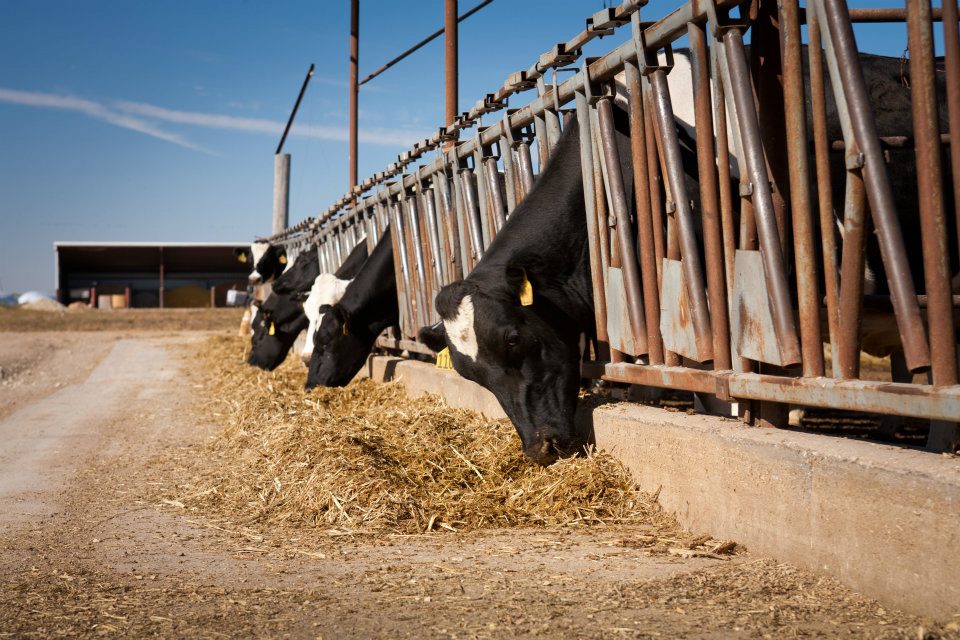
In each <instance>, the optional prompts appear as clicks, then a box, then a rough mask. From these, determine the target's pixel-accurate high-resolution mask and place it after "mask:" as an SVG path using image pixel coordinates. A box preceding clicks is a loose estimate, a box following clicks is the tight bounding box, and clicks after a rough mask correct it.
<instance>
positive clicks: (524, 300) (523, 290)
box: [520, 271, 533, 307]
mask: <svg viewBox="0 0 960 640" xmlns="http://www.w3.org/2000/svg"><path fill="white" fill-rule="evenodd" d="M532 304H533V285H532V284H530V281H529V280H528V279H527V272H526V271H524V272H523V284H522V285H520V305H521V306H524V307H529V306H530V305H532Z"/></svg>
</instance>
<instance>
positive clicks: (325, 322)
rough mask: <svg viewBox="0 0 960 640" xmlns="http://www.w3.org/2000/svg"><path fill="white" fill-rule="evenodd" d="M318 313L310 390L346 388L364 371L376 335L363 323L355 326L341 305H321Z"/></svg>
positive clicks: (308, 383) (311, 360)
mask: <svg viewBox="0 0 960 640" xmlns="http://www.w3.org/2000/svg"><path fill="white" fill-rule="evenodd" d="M319 314H320V316H321V317H322V319H321V320H320V322H319V324H318V327H317V331H316V334H315V335H314V339H313V354H312V356H311V358H310V368H309V370H308V372H307V385H306V386H307V389H312V388H313V387H317V386H322V387H343V386H346V385H347V384H348V383H349V382H350V381H351V380H353V377H354V376H355V375H357V372H358V371H360V369H362V368H363V365H364V363H365V362H366V361H367V356H368V355H370V349H371V348H372V347H373V343H374V342H375V341H376V339H377V336H376V335H372V334H371V332H370V330H369V329H368V328H367V327H366V326H363V325H362V324H358V325H357V326H354V325H352V324H351V323H350V320H349V318H348V317H347V314H346V312H345V311H344V310H343V308H342V307H341V306H340V305H339V304H335V305H325V306H322V307H320V309H319Z"/></svg>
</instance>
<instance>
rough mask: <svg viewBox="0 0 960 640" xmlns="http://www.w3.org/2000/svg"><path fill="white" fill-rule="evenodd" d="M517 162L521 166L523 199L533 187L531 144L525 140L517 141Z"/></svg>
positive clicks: (521, 197)
mask: <svg viewBox="0 0 960 640" xmlns="http://www.w3.org/2000/svg"><path fill="white" fill-rule="evenodd" d="M516 152H517V164H518V165H519V168H520V186H521V189H520V192H521V194H522V195H521V196H520V199H521V200H523V199H524V198H525V197H527V194H528V193H530V190H531V189H533V160H532V159H531V158H530V145H529V144H528V143H527V142H526V141H525V140H520V141H518V142H517V149H516Z"/></svg>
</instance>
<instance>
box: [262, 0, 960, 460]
mask: <svg viewBox="0 0 960 640" xmlns="http://www.w3.org/2000/svg"><path fill="white" fill-rule="evenodd" d="M643 4H644V2H637V1H627V2H624V3H623V4H621V5H619V6H617V7H613V8H609V9H604V10H603V11H600V12H598V13H596V14H595V15H593V16H592V17H591V18H588V19H587V21H586V29H585V30H584V31H582V32H580V33H579V34H577V35H576V36H575V37H574V38H572V39H571V40H569V41H568V42H564V43H560V44H557V45H556V46H554V47H553V48H552V49H551V50H550V51H548V52H546V53H544V54H543V55H541V56H540V58H539V60H538V61H537V62H536V63H535V64H534V65H533V66H531V67H530V68H529V69H528V70H526V71H520V72H517V73H514V74H512V75H511V76H510V77H509V78H508V79H507V81H506V82H505V83H504V85H503V86H502V87H501V88H500V89H498V90H497V91H496V92H494V93H490V94H487V95H486V96H485V97H484V98H483V99H482V100H480V101H478V102H477V103H476V105H475V106H474V108H473V109H471V110H470V111H469V112H466V113H463V114H462V115H461V116H460V117H459V118H458V119H457V120H456V121H455V122H454V123H453V125H452V126H450V127H447V128H442V129H440V130H439V131H438V132H437V133H436V134H435V135H434V136H433V137H431V138H429V139H427V140H423V141H421V142H420V143H418V144H416V145H414V147H413V149H412V150H410V151H408V152H405V153H403V154H401V155H400V156H399V158H398V161H397V162H396V163H394V164H391V165H390V166H389V167H388V168H387V170H386V171H384V172H382V173H378V174H376V175H375V176H373V177H371V178H369V179H367V180H366V181H364V182H363V183H362V184H360V185H358V186H357V187H355V188H354V189H353V190H352V191H351V192H350V193H348V194H347V195H345V196H344V197H343V198H341V199H340V200H338V201H337V202H335V203H334V204H333V205H332V206H331V207H330V208H329V209H327V210H326V211H325V212H324V213H323V214H322V215H320V216H319V217H317V218H316V219H311V220H308V221H304V222H303V223H301V224H300V225H298V226H297V227H294V228H293V229H291V230H288V232H285V234H281V236H280V237H278V238H275V239H276V240H281V241H284V242H286V241H288V240H290V239H291V238H294V239H297V241H298V242H309V243H315V244H316V245H317V247H318V250H319V252H320V256H321V263H322V265H323V269H324V270H331V271H332V270H333V269H334V268H335V267H336V266H337V265H338V264H340V262H341V261H342V260H343V259H344V258H345V257H346V255H347V253H348V251H349V248H350V247H351V246H352V245H353V244H354V243H356V242H357V241H359V240H360V239H361V238H362V237H363V236H364V235H365V236H366V238H367V242H368V243H370V247H371V248H372V246H373V244H374V243H375V242H376V239H377V238H378V237H379V235H380V234H381V233H382V231H383V229H384V228H385V227H386V226H387V225H390V226H391V227H392V228H393V229H394V230H395V232H394V233H393V234H391V235H392V240H393V245H394V247H393V249H394V260H395V265H396V278H397V290H398V292H399V297H400V310H401V311H400V335H399V336H396V335H386V334H385V335H384V336H383V337H381V338H380V340H379V342H378V344H379V346H381V347H383V348H387V349H404V350H408V351H414V352H420V353H425V354H431V352H430V351H429V349H427V348H426V347H425V346H424V345H422V344H420V343H418V342H417V341H416V334H417V330H418V329H419V328H420V327H421V326H424V325H428V324H431V323H432V322H435V321H436V320H437V316H436V312H435V310H434V308H433V299H434V296H435V295H436V293H437V292H438V291H439V289H440V288H441V287H442V286H444V285H445V284H448V283H450V282H453V281H455V280H458V279H461V278H463V277H464V276H466V275H467V274H468V273H469V272H470V270H471V269H472V268H473V267H474V265H476V264H477V262H478V261H479V260H480V259H481V258H482V256H483V253H484V249H485V248H486V247H487V246H489V244H490V241H491V239H492V238H493V237H494V236H495V235H496V233H497V232H498V231H499V229H500V228H501V226H502V225H503V224H504V221H505V220H506V218H507V217H508V216H509V215H510V214H511V212H512V211H513V210H514V208H515V207H516V206H517V203H519V202H520V201H521V200H522V199H523V198H524V196H525V194H526V193H528V192H529V190H530V189H531V188H532V185H533V183H534V180H535V175H534V165H535V163H534V162H533V157H536V158H537V160H538V162H537V163H536V164H537V165H538V167H539V168H540V169H541V170H542V169H543V167H545V166H546V165H547V163H548V161H549V155H550V152H551V150H552V149H553V148H554V146H555V145H556V144H557V141H558V139H559V137H560V134H561V129H562V125H563V122H564V121H565V120H566V119H568V118H576V119H577V121H578V122H579V125H580V142H581V155H582V160H583V162H582V166H583V180H584V193H585V201H586V202H585V204H586V210H587V224H588V233H589V248H590V262H591V268H592V281H593V294H594V302H595V309H596V322H597V337H598V342H599V344H600V349H599V350H598V353H597V354H594V359H593V360H592V361H590V362H586V363H584V365H583V370H584V375H585V376H586V377H591V378H603V379H605V380H610V381H617V382H623V383H631V384H640V385H652V386H656V387H669V388H676V389H686V390H690V391H693V392H697V393H703V394H714V395H715V396H716V397H717V398H718V399H720V400H724V401H731V400H738V401H739V402H740V405H741V413H742V415H743V416H744V418H745V419H747V420H750V421H757V420H760V421H766V422H769V423H772V424H782V422H781V421H782V414H783V408H784V407H785V406H786V403H790V404H797V405H805V406H816V407H830V408H835V409H843V410H853V411H865V412H876V413H884V414H896V415H903V416H916V417H922V418H930V419H932V420H937V421H948V422H957V420H958V418H960V386H958V385H957V349H956V344H957V340H956V336H955V333H954V325H955V313H956V311H955V309H956V307H957V306H958V300H957V297H955V296H953V295H952V288H951V276H952V275H953V274H952V273H951V271H950V265H951V262H950V255H949V252H948V246H949V243H948V234H955V233H958V230H957V229H955V228H948V224H950V216H948V215H947V214H946V213H945V211H949V210H950V209H951V208H952V209H953V210H954V211H955V210H956V209H957V208H958V207H957V204H958V203H957V202H945V201H944V194H948V193H950V191H951V190H949V189H945V188H944V186H945V185H946V186H948V187H949V185H951V184H952V185H953V186H954V187H957V188H955V189H953V190H952V194H953V197H954V198H957V199H960V148H958V147H957V146H956V145H952V146H951V145H950V144H949V143H950V137H951V135H950V134H951V133H952V132H956V131H960V45H958V42H957V2H956V0H944V2H943V9H942V13H941V11H940V10H932V9H931V5H930V2H929V0H908V2H907V6H906V8H905V9H849V8H848V7H847V6H846V4H845V3H844V2H843V0H808V2H807V6H806V8H805V9H804V8H801V7H800V6H799V4H798V2H797V1H796V0H781V1H780V2H778V3H777V4H774V3H773V2H772V0H760V1H754V2H753V3H752V4H751V3H747V4H738V3H735V2H732V1H730V0H719V1H717V2H713V1H711V0H691V1H690V2H687V3H686V4H683V5H681V6H680V7H679V8H677V9H676V10H675V11H673V12H672V13H671V14H669V15H668V16H667V17H665V18H663V19H662V20H659V21H657V22H653V23H648V22H643V21H642V20H641V17H640V9H641V7H642V6H643ZM734 14H736V16H735V15H734ZM898 21H905V22H906V26H907V32H908V38H909V49H910V56H909V77H910V94H911V100H912V110H913V121H912V126H907V127H906V129H907V133H909V135H906V136H896V137H891V136H886V137H884V138H881V137H880V136H879V135H878V132H877V128H876V124H875V120H874V116H873V112H872V106H871V104H870V100H869V89H868V87H867V86H866V83H865V81H864V75H863V72H862V70H861V64H860V58H859V54H858V50H857V45H856V41H855V37H854V31H853V27H852V24H853V23H854V22H898ZM937 22H942V24H944V25H945V26H946V28H944V43H945V48H946V59H945V61H944V62H943V63H942V64H943V65H944V71H945V77H946V94H947V95H946V105H947V112H948V113H947V116H946V118H945V119H941V117H940V116H939V114H938V109H939V106H938V104H939V103H938V98H937V95H936V83H935V63H936V64H939V62H938V61H935V59H934V51H933V29H934V26H935V24H936V23H937ZM803 23H806V25H807V27H808V31H807V34H808V44H809V45H810V46H809V48H808V50H807V51H808V53H807V54H806V55H805V54H804V49H803V48H802V46H801V45H802V41H801V25H802V24H803ZM619 28H625V29H630V30H631V35H632V37H631V38H630V40H629V41H627V42H625V43H624V44H622V45H620V46H618V47H616V48H615V49H614V50H612V51H611V52H610V53H608V54H607V55H605V56H603V57H600V58H594V59H585V60H580V56H581V48H582V47H583V46H584V45H585V44H586V43H587V42H589V41H591V40H593V39H594V38H598V37H601V36H605V35H609V34H612V33H613V32H614V31H615V30H616V29H619ZM748 29H749V30H751V41H752V42H751V47H752V51H750V52H749V53H748V51H747V50H746V49H745V45H744V33H745V32H746V31H747V30H748ZM683 36H687V38H688V46H689V50H690V52H689V55H690V62H691V66H692V75H693V84H694V87H693V88H694V98H695V106H694V114H695V123H693V124H695V128H696V148H695V152H696V157H697V165H698V170H699V176H700V178H699V201H698V202H696V203H694V205H695V207H696V210H697V211H698V212H699V215H695V213H694V211H695V209H694V208H692V207H691V202H690V196H689V194H687V193H686V192H685V189H686V185H685V182H684V174H683V168H682V166H681V158H680V152H679V141H678V136H677V128H676V126H675V125H674V113H673V106H672V103H671V94H670V90H669V87H668V84H667V74H668V73H669V72H670V69H671V63H672V50H671V46H672V43H673V42H675V41H676V40H678V39H680V38H681V37H683ZM805 57H808V58H809V62H808V64H807V65H804V64H803V63H804V58H805ZM751 60H752V62H751ZM758 61H762V64H760V63H759V62H758ZM574 64H576V65H577V66H576V67H574V68H570V67H568V65H574ZM904 64H906V63H904ZM805 69H808V70H809V76H808V78H806V80H807V81H808V82H809V86H810V89H809V92H810V93H809V102H807V100H805V89H804V84H805V78H804V75H805V73H806V72H805ZM567 71H569V72H571V73H572V75H570V76H569V77H566V79H563V80H562V82H561V81H560V79H558V74H559V73H561V72H567ZM618 74H620V75H618ZM614 76H618V78H619V80H620V82H621V90H622V87H624V86H625V88H626V92H627V95H628V104H629V122H630V132H631V147H632V148H631V154H632V166H633V176H632V180H633V184H634V193H633V194H630V193H626V192H625V186H624V185H625V184H627V181H625V179H624V178H625V176H622V175H620V172H621V171H620V163H619V161H618V156H617V153H618V150H617V146H616V144H615V143H614V140H613V135H614V132H613V101H614V99H615V95H614V94H615V93H616V89H615V87H614V86H613V82H614ZM828 84H829V87H830V89H832V93H833V95H834V96H835V101H836V104H837V110H838V112H839V120H840V127H841V130H842V139H830V138H829V137H828V130H827V113H826V106H825V104H826V98H825V96H826V95H827V85H828ZM533 90H535V91H536V94H537V97H536V98H535V99H533V100H532V101H530V102H529V103H528V104H527V105H526V106H524V107H523V108H520V109H517V110H511V109H509V108H508V100H509V98H510V97H511V96H512V95H514V94H517V93H520V92H524V91H533ZM941 98H942V96H941ZM570 106H572V109H569V108H568V107H570ZM808 111H809V113H808ZM493 114H499V119H497V120H496V121H495V122H494V123H493V124H488V125H486V126H484V124H483V121H484V120H486V121H487V122H491V121H493V120H494V116H493ZM808 118H809V122H810V123H812V130H811V125H810V124H808ZM942 122H949V132H950V133H948V132H947V127H946V126H941V123H942ZM811 140H812V143H811V142H810V141H811ZM904 148H906V149H911V148H912V149H915V154H916V156H915V163H916V167H917V175H918V178H917V179H918V183H919V184H918V187H919V194H920V196H919V201H918V202H917V203H916V210H915V211H914V212H911V214H912V215H910V216H904V215H902V214H903V213H904V212H902V211H901V212H899V213H900V214H901V215H898V212H897V211H896V210H895V206H894V198H893V195H892V191H891V183H890V180H889V179H888V170H887V167H886V166H885V154H887V153H889V152H890V150H891V149H904ZM947 153H949V154H950V156H949V157H950V158H952V160H947V161H944V158H946V157H947V156H946V155H945V154H947ZM534 154H536V155H535V156H534ZM831 154H842V158H843V159H844V163H843V169H842V170H841V175H840V176H838V175H836V172H834V174H833V175H831V165H830V158H831ZM731 157H735V158H736V159H737V161H738V162H739V165H738V167H739V176H740V177H739V188H738V187H737V185H736V177H735V176H734V182H733V186H731V161H730V158H731ZM834 157H835V158H836V156H834ZM418 163H419V164H418ZM835 164H836V163H835ZM844 170H845V175H843V174H844ZM838 178H839V179H841V180H845V187H844V191H843V193H844V197H843V201H842V202H834V197H833V192H832V189H831V183H832V181H833V182H834V184H836V182H835V181H836V180H838ZM737 189H738V192H737ZM631 198H635V208H634V209H632V208H631ZM835 208H836V209H837V210H838V211H839V212H842V232H841V233H842V246H840V245H841V243H838V239H837V237H836V235H835V233H836V231H835V226H836V222H835V220H836V219H835V217H834V209H835ZM634 211H635V215H634ZM738 211H739V214H738V213H737V212H738ZM904 219H906V220H907V221H908V222H912V223H914V224H916V223H919V227H920V234H921V236H922V249H923V251H922V253H923V269H922V273H923V279H922V285H923V288H924V289H925V294H924V295H918V294H917V290H916V288H915V284H914V282H915V281H914V278H913V275H912V273H911V265H910V264H909V263H908V259H907V251H906V248H905V243H904V234H903V233H902V229H901V227H900V220H904ZM953 224H955V222H953ZM871 226H872V228H873V229H874V230H875V232H876V234H877V238H878V242H879V247H880V251H881V254H882V260H883V265H884V268H885V271H886V273H887V277H888V282H889V289H890V295H889V296H883V297H881V296H869V295H865V292H864V280H865V276H864V266H865V262H864V261H865V258H864V254H865V251H864V247H865V243H866V239H867V235H868V233H869V232H870V228H871ZM914 269H916V265H914ZM877 307H879V308H886V309H888V310H890V311H892V315H891V316H890V322H895V323H896V327H897V332H898V333H899V336H900V340H901V345H902V357H903V360H904V362H905V364H906V368H907V369H908V370H909V372H913V373H916V372H929V374H930V375H929V378H928V380H929V384H912V383H910V382H899V383H889V382H871V381H867V380H861V379H859V373H860V372H859V366H860V346H861V345H860V338H861V333H860V332H861V324H862V318H863V316H864V310H865V309H868V310H869V309H874V308H877ZM823 316H825V318H826V322H823V323H822V317H823ZM821 325H823V328H822V326H821ZM824 344H826V345H829V347H828V348H829V353H830V356H831V358H830V362H831V363H832V366H831V367H829V369H828V367H827V366H826V362H827V359H826V358H825V354H824V346H823V345H824ZM952 433H953V427H952V426H951V425H941V426H940V427H939V429H937V428H932V430H931V438H932V439H934V440H936V439H937V438H940V440H941V441H942V440H944V438H949V437H952V436H951V434H952ZM932 445H933V446H938V447H939V446H946V445H945V444H944V443H943V442H941V443H932Z"/></svg>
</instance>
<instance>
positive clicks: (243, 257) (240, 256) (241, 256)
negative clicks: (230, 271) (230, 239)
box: [237, 253, 247, 263]
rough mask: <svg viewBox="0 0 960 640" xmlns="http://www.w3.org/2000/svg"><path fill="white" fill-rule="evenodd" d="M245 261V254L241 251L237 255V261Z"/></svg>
mask: <svg viewBox="0 0 960 640" xmlns="http://www.w3.org/2000/svg"><path fill="white" fill-rule="evenodd" d="M246 261H247V254H245V253H241V254H239V255H238V256H237V262H244V263H245V262H246Z"/></svg>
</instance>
